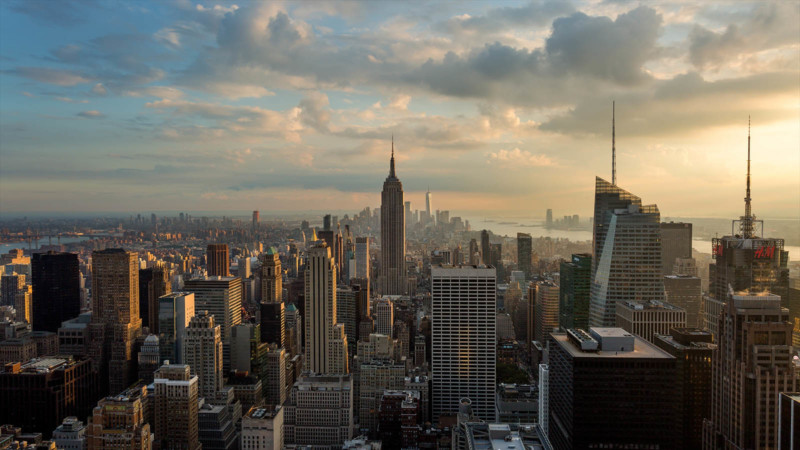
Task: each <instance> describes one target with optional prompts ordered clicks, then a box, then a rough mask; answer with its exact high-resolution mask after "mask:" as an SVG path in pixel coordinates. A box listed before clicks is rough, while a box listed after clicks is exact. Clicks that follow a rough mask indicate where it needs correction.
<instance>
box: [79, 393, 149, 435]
mask: <svg viewBox="0 0 800 450" xmlns="http://www.w3.org/2000/svg"><path fill="white" fill-rule="evenodd" d="M147 401H148V399H147V387H145V386H143V385H137V386H135V387H132V388H129V389H127V390H125V391H122V392H120V393H119V394H117V395H114V396H110V397H106V398H104V399H102V400H100V401H99V402H98V403H97V406H96V407H95V408H94V410H93V411H92V416H91V417H90V418H89V424H88V425H87V427H86V428H87V430H86V441H87V443H88V446H87V447H88V449H89V450H112V449H120V448H124V449H128V450H150V449H151V448H152V446H153V442H152V438H153V437H152V434H151V428H150V424H149V423H147V419H146V417H145V414H146V413H145V409H146V402H147Z"/></svg>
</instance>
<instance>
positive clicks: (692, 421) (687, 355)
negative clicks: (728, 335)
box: [653, 328, 716, 449]
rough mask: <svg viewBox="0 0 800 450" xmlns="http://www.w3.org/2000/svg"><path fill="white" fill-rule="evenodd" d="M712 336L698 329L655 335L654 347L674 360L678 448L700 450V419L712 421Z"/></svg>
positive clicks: (701, 435)
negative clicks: (678, 403) (678, 411)
mask: <svg viewBox="0 0 800 450" xmlns="http://www.w3.org/2000/svg"><path fill="white" fill-rule="evenodd" d="M712 339H713V336H712V335H711V333H710V332H708V331H706V330H701V329H699V328H673V329H671V330H670V331H669V335H663V334H658V335H656V337H655V339H654V341H653V343H654V344H656V346H657V347H658V348H660V349H661V350H664V351H665V352H667V353H669V354H670V355H672V356H674V357H675V362H676V365H677V378H676V379H675V386H676V388H677V390H678V392H677V393H676V396H677V397H678V400H679V402H680V405H679V406H680V420H679V421H678V423H677V424H676V427H677V428H676V429H675V434H677V435H678V436H679V437H680V441H678V443H677V447H678V448H697V449H699V448H702V447H703V419H705V418H707V417H711V354H712V351H713V349H714V348H715V347H716V345H714V344H712V343H711V341H712Z"/></svg>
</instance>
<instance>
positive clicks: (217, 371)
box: [183, 311, 222, 398]
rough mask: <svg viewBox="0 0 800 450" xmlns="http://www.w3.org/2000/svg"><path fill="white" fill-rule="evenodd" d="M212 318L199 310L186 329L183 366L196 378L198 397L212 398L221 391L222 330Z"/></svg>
mask: <svg viewBox="0 0 800 450" xmlns="http://www.w3.org/2000/svg"><path fill="white" fill-rule="evenodd" d="M220 328H221V327H220V326H219V325H216V321H215V320H214V316H212V315H209V314H208V312H207V311H199V312H198V313H197V315H196V316H194V317H192V320H191V322H189V326H188V327H186V337H185V341H184V343H185V346H184V350H183V363H184V364H187V365H188V366H189V367H190V370H191V373H192V375H197V378H198V379H199V383H200V391H199V394H200V397H205V398H214V397H216V395H217V392H219V391H220V390H221V389H222V331H221V330H220Z"/></svg>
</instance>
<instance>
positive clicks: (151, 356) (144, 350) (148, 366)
mask: <svg viewBox="0 0 800 450" xmlns="http://www.w3.org/2000/svg"><path fill="white" fill-rule="evenodd" d="M137 359H138V364H137V365H136V367H137V369H138V372H139V373H138V378H139V380H142V381H143V382H145V383H147V384H150V383H152V382H153V374H154V373H155V371H156V370H158V368H159V367H160V366H161V350H160V347H159V343H158V336H156V335H155V334H151V335H148V336H147V337H146V338H145V339H144V342H143V343H142V346H141V348H140V349H139V355H138V356H137Z"/></svg>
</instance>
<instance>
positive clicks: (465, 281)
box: [431, 266, 497, 421]
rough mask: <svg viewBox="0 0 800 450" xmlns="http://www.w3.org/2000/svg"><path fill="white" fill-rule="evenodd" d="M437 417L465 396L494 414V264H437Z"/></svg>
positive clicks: (488, 416) (487, 416)
mask: <svg viewBox="0 0 800 450" xmlns="http://www.w3.org/2000/svg"><path fill="white" fill-rule="evenodd" d="M431 284H432V289H431V305H432V307H431V309H432V327H431V331H432V357H431V362H432V374H433V386H432V393H433V419H434V421H438V419H439V416H441V415H446V414H452V413H455V412H457V411H458V406H459V402H460V400H461V399H462V398H465V397H466V398H469V399H471V400H472V401H473V402H474V404H475V405H476V407H475V411H476V415H477V416H478V417H480V418H482V419H484V420H492V418H493V417H494V410H495V405H494V393H495V370H496V368H495V364H496V352H497V347H496V320H495V304H496V284H497V279H496V272H495V269H494V268H493V267H487V268H482V267H471V266H460V267H432V268H431Z"/></svg>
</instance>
